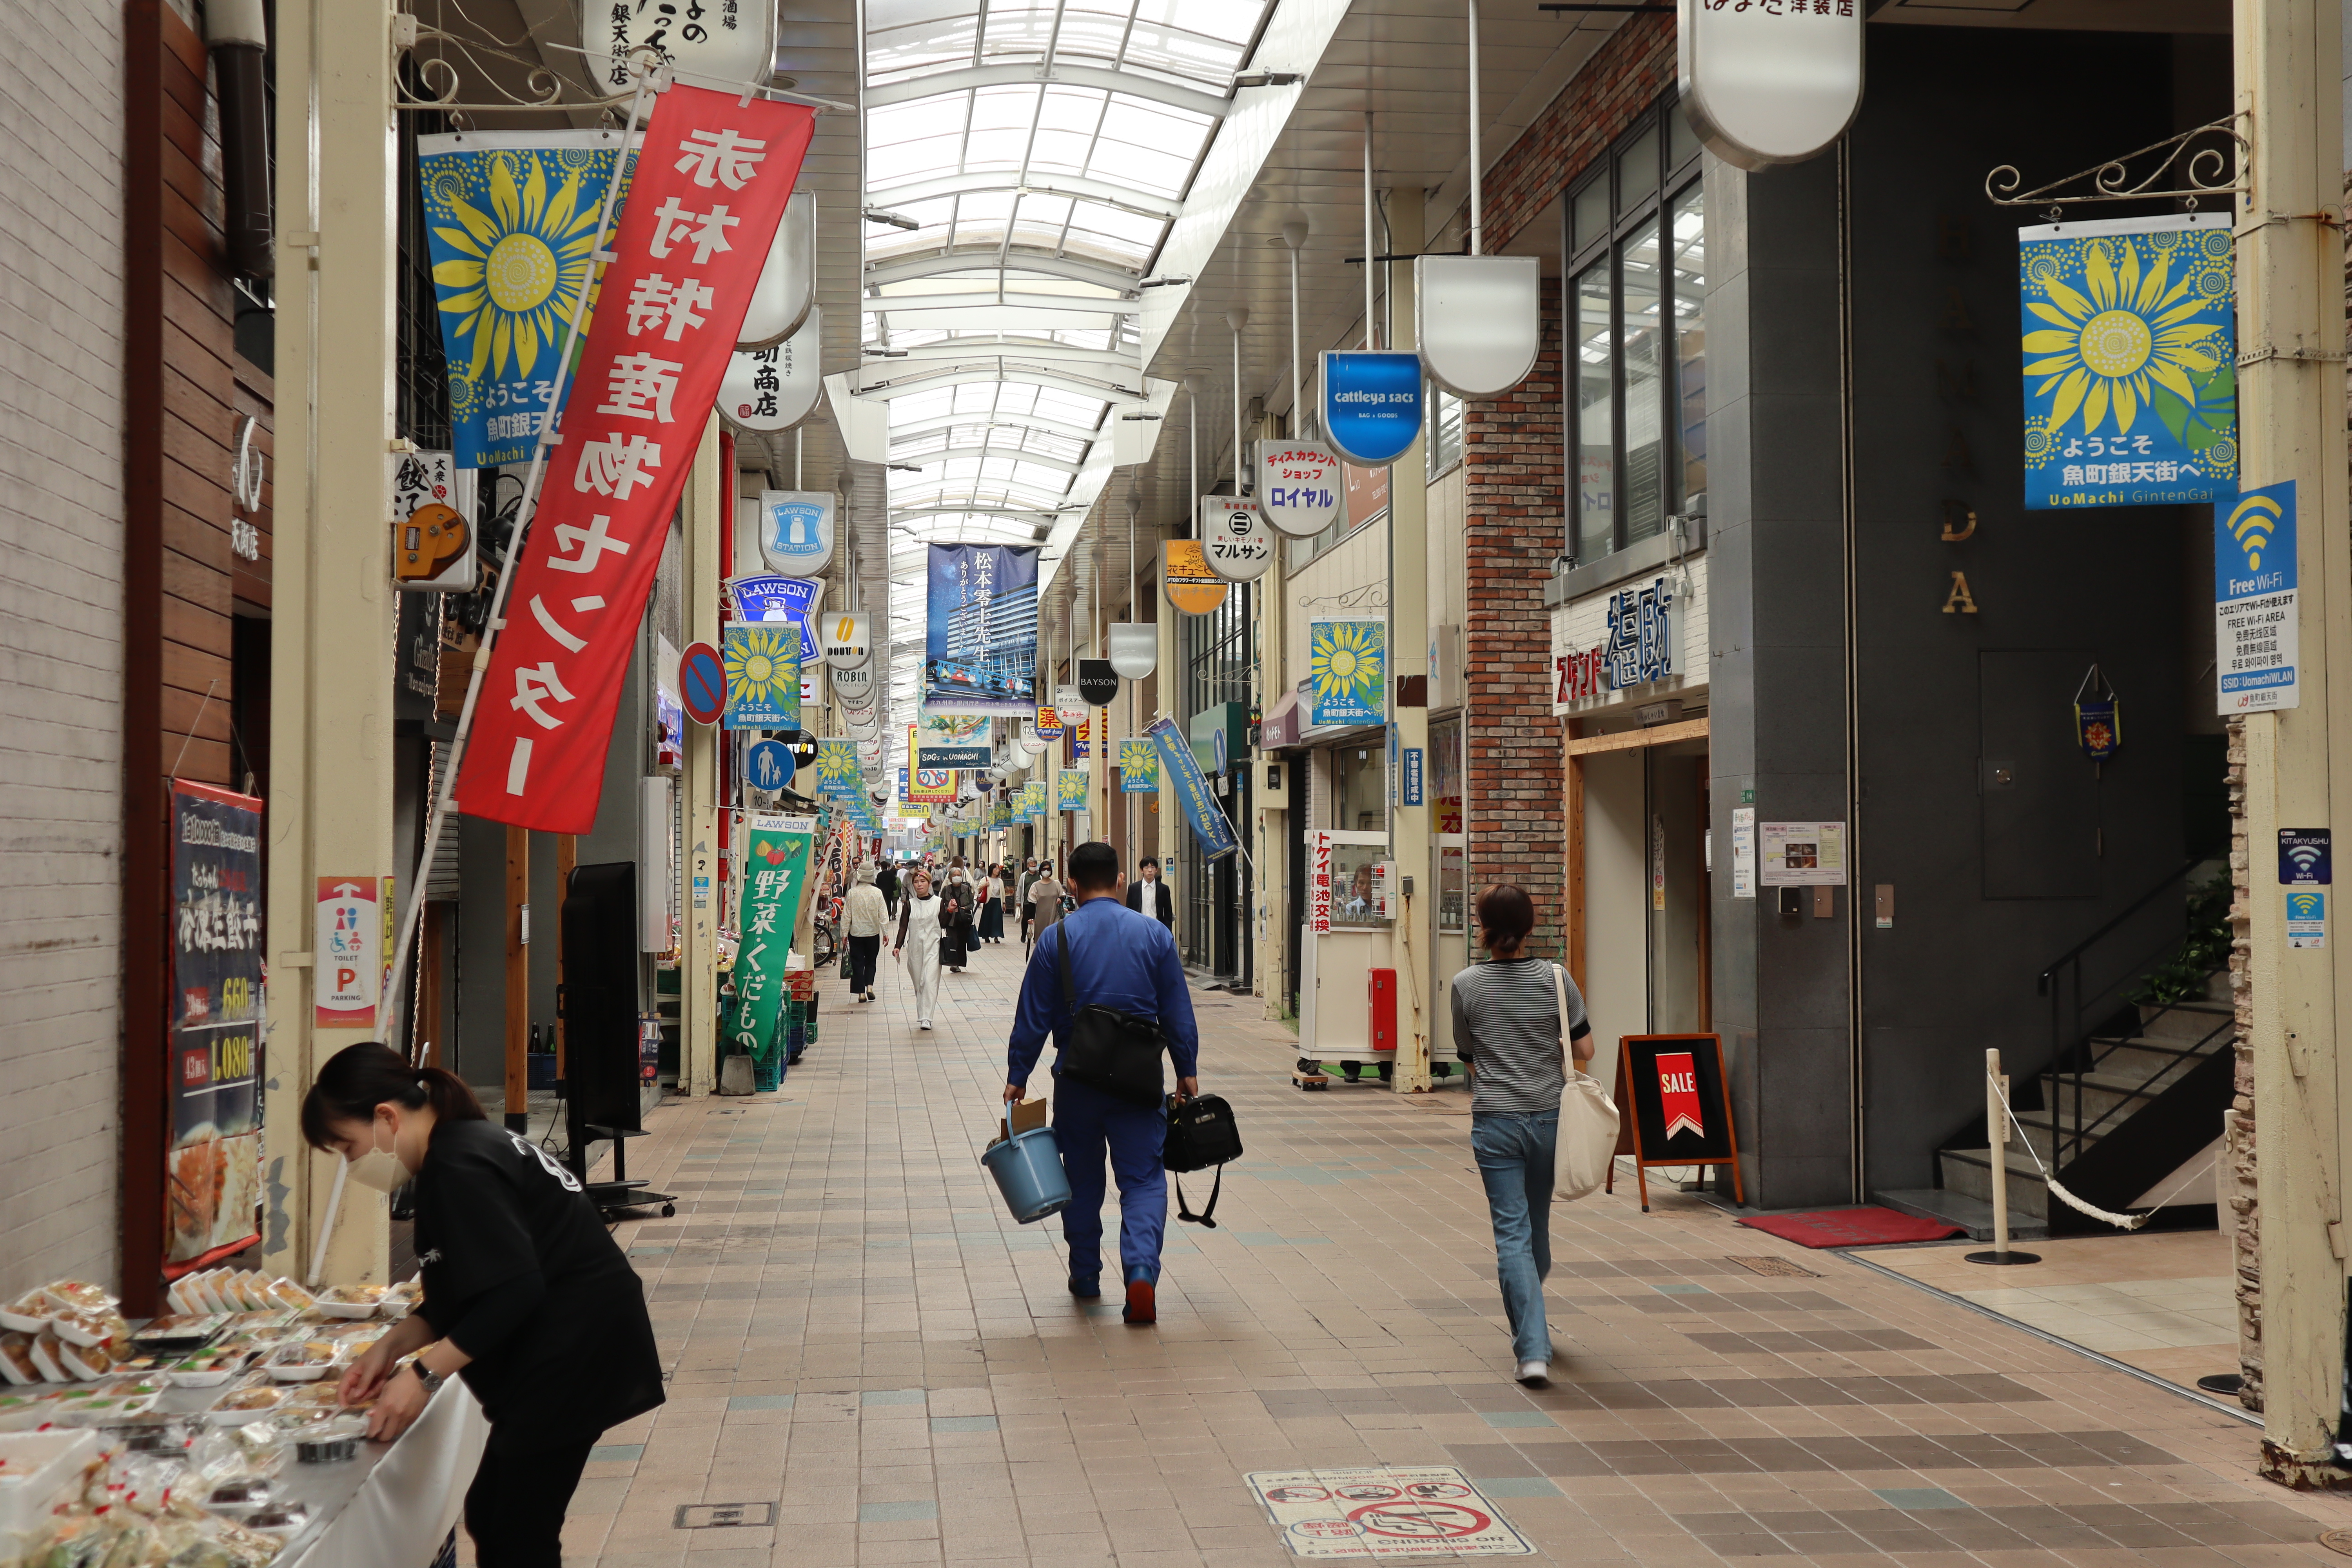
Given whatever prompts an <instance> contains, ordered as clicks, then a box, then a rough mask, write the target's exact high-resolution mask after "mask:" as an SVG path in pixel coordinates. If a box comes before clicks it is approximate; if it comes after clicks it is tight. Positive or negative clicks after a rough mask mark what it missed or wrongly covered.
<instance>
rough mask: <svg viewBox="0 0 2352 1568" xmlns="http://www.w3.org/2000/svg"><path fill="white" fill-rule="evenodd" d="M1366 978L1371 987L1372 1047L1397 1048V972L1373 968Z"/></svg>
mask: <svg viewBox="0 0 2352 1568" xmlns="http://www.w3.org/2000/svg"><path fill="white" fill-rule="evenodd" d="M1366 980H1367V984H1369V985H1370V989H1371V995H1370V1008H1369V1011H1370V1020H1371V1026H1372V1038H1371V1048H1372V1049H1373V1050H1375V1051H1392V1050H1394V1049H1396V1048H1397V972H1396V971H1395V970H1393V969H1375V970H1371V971H1370V972H1369V973H1368V974H1367V976H1366Z"/></svg>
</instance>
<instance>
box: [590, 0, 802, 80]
mask: <svg viewBox="0 0 2352 1568" xmlns="http://www.w3.org/2000/svg"><path fill="white" fill-rule="evenodd" d="M580 41H581V42H582V43H583V44H586V45H587V46H588V47H589V48H590V49H591V50H592V51H593V53H592V54H591V55H590V57H589V58H591V59H592V60H593V62H594V68H595V71H596V75H597V78H598V79H599V80H601V81H602V82H603V83H604V85H605V86H606V87H607V88H609V89H611V90H613V91H614V92H616V93H619V92H626V91H628V90H629V89H631V88H633V87H635V85H636V80H637V78H636V69H637V66H638V64H639V63H640V62H638V61H636V60H634V59H632V58H630V57H631V56H632V55H633V54H635V52H636V51H637V50H639V49H648V50H651V51H652V53H653V55H654V58H656V60H658V61H659V62H660V63H661V64H663V65H666V66H673V67H675V68H677V70H679V71H681V72H684V73H688V74H689V75H691V76H695V77H702V78H708V79H710V80H712V81H714V82H721V83H726V84H729V85H730V86H733V87H735V88H738V89H742V88H750V87H765V86H767V85H768V81H769V79H770V77H771V76H772V74H773V73H774V70H775V55H776V16H775V13H774V11H773V10H772V9H770V8H768V7H765V6H761V5H742V4H738V3H736V0H580ZM730 96H731V95H730Z"/></svg>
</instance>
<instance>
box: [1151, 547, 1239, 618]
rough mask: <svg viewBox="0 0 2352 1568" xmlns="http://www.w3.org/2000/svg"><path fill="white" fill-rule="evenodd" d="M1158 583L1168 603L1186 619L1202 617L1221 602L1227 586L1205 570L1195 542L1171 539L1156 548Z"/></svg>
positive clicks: (1207, 567)
mask: <svg viewBox="0 0 2352 1568" xmlns="http://www.w3.org/2000/svg"><path fill="white" fill-rule="evenodd" d="M1160 582H1161V583H1162V584H1165V585H1166V587H1167V590H1168V602H1169V604H1171V605H1173V606H1174V607H1176V608H1177V609H1179V610H1181V611H1183V612H1184V613H1185V614H1186V615H1188V616H1205V615H1207V614H1208V613H1209V612H1210V611H1212V610H1213V609H1215V608H1216V607H1217V606H1218V605H1222V604H1223V603H1224V602H1225V589H1226V587H1227V584H1226V582H1225V580H1224V579H1223V577H1220V576H1218V575H1217V574H1215V573H1213V572H1212V571H1210V570H1209V560H1208V557H1207V556H1206V555H1204V554H1202V551H1201V542H1200V541H1199V540H1197V539H1171V540H1169V541H1168V542H1165V543H1163V544H1162V545H1160Z"/></svg>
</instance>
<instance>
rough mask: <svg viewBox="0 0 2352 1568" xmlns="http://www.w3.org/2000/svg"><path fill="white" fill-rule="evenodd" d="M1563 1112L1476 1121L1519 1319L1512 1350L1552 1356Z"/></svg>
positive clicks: (1514, 1322) (1482, 1174)
mask: <svg viewBox="0 0 2352 1568" xmlns="http://www.w3.org/2000/svg"><path fill="white" fill-rule="evenodd" d="M1558 1142H1559V1111H1557V1110H1503V1111H1488V1112H1486V1113H1485V1114H1483V1115H1476V1116H1473V1117H1471V1118H1470V1149H1471V1152H1473V1153H1474V1154H1475V1155H1476V1156H1477V1159H1478V1177H1479V1179H1480V1180H1481V1181H1483V1182H1485V1183H1486V1209H1487V1212H1488V1213H1489V1214H1490V1215H1492V1216H1493V1218H1494V1221H1495V1277H1496V1279H1497V1280H1499V1281H1500V1282H1501V1284H1502V1287H1503V1309H1504V1310H1505V1311H1507V1312H1508V1313H1509V1314H1510V1317H1511V1354H1512V1355H1513V1356H1514V1357H1515V1358H1516V1359H1517V1360H1519V1361H1543V1362H1548V1361H1549V1360H1551V1325H1550V1324H1549V1323H1548V1322H1546V1321H1544V1300H1543V1288H1544V1281H1545V1280H1546V1279H1549V1278H1550V1276H1551V1178H1552V1160H1553V1155H1554V1151H1555V1148H1556V1146H1557V1145H1558Z"/></svg>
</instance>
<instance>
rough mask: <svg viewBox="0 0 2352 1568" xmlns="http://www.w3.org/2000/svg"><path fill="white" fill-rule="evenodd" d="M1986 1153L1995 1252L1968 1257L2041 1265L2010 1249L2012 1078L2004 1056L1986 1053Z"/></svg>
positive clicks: (2031, 1254)
mask: <svg viewBox="0 0 2352 1568" xmlns="http://www.w3.org/2000/svg"><path fill="white" fill-rule="evenodd" d="M1985 1153H1986V1155H1987V1156H1988V1157H1989V1158H1990V1162H1991V1165H1992V1250H1991V1251H1990V1252H1971V1253H1969V1254H1968V1260H1969V1262H1970V1263H1993V1264H2009V1263H2039V1262H2041V1261H2042V1255H2041V1254H2040V1253H2038V1252H2012V1251H2011V1250H2010V1247H2009V1075H2008V1074H2007V1073H2004V1072H2002V1071H2001V1070H2000V1052H1999V1051H1998V1050H1988V1051H1987V1052H1985Z"/></svg>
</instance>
